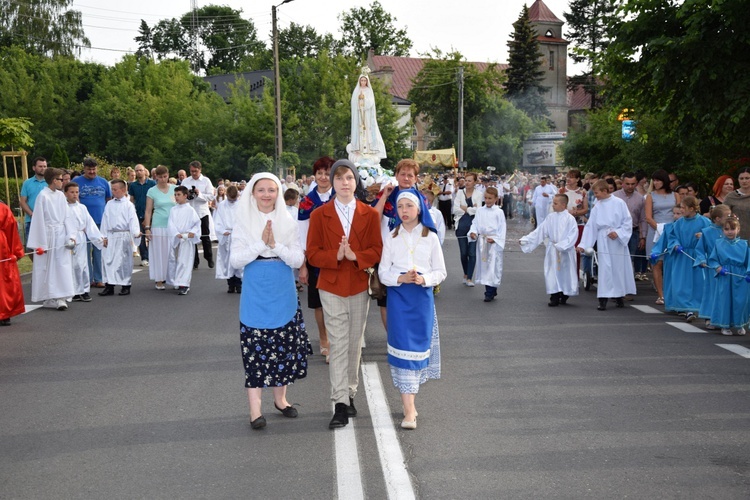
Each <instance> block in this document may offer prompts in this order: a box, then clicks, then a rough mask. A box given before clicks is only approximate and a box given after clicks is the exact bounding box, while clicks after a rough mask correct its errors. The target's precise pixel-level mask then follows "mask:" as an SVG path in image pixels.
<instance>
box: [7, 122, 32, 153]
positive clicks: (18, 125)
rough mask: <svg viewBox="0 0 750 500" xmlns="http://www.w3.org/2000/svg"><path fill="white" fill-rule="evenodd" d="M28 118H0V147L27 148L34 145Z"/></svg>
mask: <svg viewBox="0 0 750 500" xmlns="http://www.w3.org/2000/svg"><path fill="white" fill-rule="evenodd" d="M33 126H34V124H33V123H31V121H30V120H29V119H28V118H0V149H5V148H10V149H11V150H16V149H27V148H30V147H31V146H33V145H34V139H33V138H32V137H31V127H33Z"/></svg>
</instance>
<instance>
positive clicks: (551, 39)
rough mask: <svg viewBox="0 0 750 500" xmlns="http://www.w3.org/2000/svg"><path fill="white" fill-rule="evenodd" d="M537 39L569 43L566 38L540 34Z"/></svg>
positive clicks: (546, 41) (547, 41) (545, 41)
mask: <svg viewBox="0 0 750 500" xmlns="http://www.w3.org/2000/svg"><path fill="white" fill-rule="evenodd" d="M536 39H537V40H539V41H540V42H544V43H564V44H567V43H568V41H567V40H565V39H564V38H556V37H553V36H543V35H539V36H538V37H536Z"/></svg>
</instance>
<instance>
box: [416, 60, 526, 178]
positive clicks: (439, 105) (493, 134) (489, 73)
mask: <svg viewBox="0 0 750 500" xmlns="http://www.w3.org/2000/svg"><path fill="white" fill-rule="evenodd" d="M460 66H463V68H464V123H465V133H464V158H465V159H466V160H467V161H469V162H470V163H471V164H473V165H490V164H491V165H495V166H498V167H499V168H502V169H506V170H509V169H512V168H511V167H514V166H516V165H518V162H520V159H521V153H522V151H521V143H522V140H523V137H525V136H526V135H527V134H528V133H530V132H533V131H538V129H539V127H538V125H536V124H534V123H532V120H531V119H530V118H529V117H528V116H526V115H525V114H524V113H522V112H520V111H519V110H517V109H516V108H515V107H514V106H513V105H512V104H510V103H508V102H507V101H504V100H503V97H502V96H503V89H502V84H503V80H504V76H503V74H502V72H501V71H500V70H499V69H498V67H497V66H496V65H490V66H489V67H488V68H487V69H485V70H484V71H479V69H477V67H476V66H474V65H473V64H470V63H467V62H466V61H465V59H464V57H463V56H462V55H461V54H460V53H458V52H451V53H449V54H446V55H445V56H444V55H443V54H442V53H441V52H440V51H439V50H434V52H433V54H432V58H431V59H427V60H425V61H424V66H423V68H422V70H421V71H420V72H419V73H418V74H417V77H416V78H415V79H414V86H413V87H412V89H411V90H410V91H409V96H408V98H409V100H410V101H412V116H421V117H423V118H424V120H425V121H426V122H428V123H429V124H430V125H429V130H430V132H432V133H433V134H434V135H435V136H436V138H435V140H434V141H432V143H431V144H430V145H429V146H428V147H431V148H449V147H452V146H455V145H456V144H457V143H458V100H459V95H458V83H457V74H458V70H459V67H460Z"/></svg>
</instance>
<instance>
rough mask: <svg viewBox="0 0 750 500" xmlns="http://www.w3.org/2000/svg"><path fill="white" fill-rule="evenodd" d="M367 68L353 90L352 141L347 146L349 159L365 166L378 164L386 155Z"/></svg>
mask: <svg viewBox="0 0 750 500" xmlns="http://www.w3.org/2000/svg"><path fill="white" fill-rule="evenodd" d="M366 69H369V68H366ZM366 69H364V70H363V71H362V74H361V75H360V76H359V80H358V81H357V86H356V87H355V88H354V91H353V92H352V101H351V108H352V134H351V143H349V144H348V145H347V146H346V151H347V152H348V153H349V160H350V161H351V162H353V163H354V164H355V165H356V164H358V163H359V164H363V166H364V165H368V166H369V165H372V164H375V165H378V164H379V163H380V159H381V158H385V157H386V153H385V144H383V138H382V137H381V135H380V128H378V120H377V114H376V111H375V94H373V92H372V87H371V86H370V78H369V76H367V71H366Z"/></svg>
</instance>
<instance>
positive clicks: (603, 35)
mask: <svg viewBox="0 0 750 500" xmlns="http://www.w3.org/2000/svg"><path fill="white" fill-rule="evenodd" d="M569 7H570V12H566V13H565V20H566V21H567V26H568V32H567V34H566V37H567V39H568V40H569V41H570V42H571V43H572V44H573V46H572V47H571V48H570V58H571V59H573V61H574V62H576V63H586V65H587V66H588V68H589V69H588V71H585V72H583V73H581V74H578V75H575V76H573V77H571V86H572V87H577V86H582V87H583V89H584V91H585V92H586V93H587V94H589V95H590V96H591V107H592V108H595V107H597V106H598V95H599V93H600V90H601V89H600V87H601V84H600V83H599V81H601V78H602V74H601V68H600V60H601V58H602V55H603V54H604V52H605V51H606V49H607V47H608V46H609V27H610V26H611V25H612V23H613V22H616V18H615V15H614V14H615V10H616V5H615V0H571V2H570V5H569Z"/></svg>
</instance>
